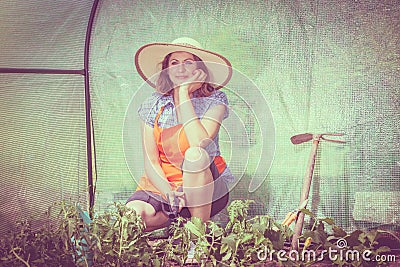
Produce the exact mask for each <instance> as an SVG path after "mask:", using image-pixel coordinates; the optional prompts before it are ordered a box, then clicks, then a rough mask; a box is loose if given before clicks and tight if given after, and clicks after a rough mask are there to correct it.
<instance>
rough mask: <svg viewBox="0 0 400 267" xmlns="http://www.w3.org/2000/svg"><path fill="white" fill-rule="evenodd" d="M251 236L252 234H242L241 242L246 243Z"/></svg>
mask: <svg viewBox="0 0 400 267" xmlns="http://www.w3.org/2000/svg"><path fill="white" fill-rule="evenodd" d="M252 238H253V234H244V236H243V237H242V240H241V242H242V243H246V242H247V241H249V240H251V239H252Z"/></svg>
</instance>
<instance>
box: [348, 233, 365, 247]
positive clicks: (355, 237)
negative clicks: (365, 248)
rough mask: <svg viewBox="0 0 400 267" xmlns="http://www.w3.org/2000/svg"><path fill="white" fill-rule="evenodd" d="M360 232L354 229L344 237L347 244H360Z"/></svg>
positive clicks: (352, 245) (351, 245)
mask: <svg viewBox="0 0 400 267" xmlns="http://www.w3.org/2000/svg"><path fill="white" fill-rule="evenodd" d="M361 234H362V231H361V230H355V231H354V232H352V233H351V234H350V236H348V237H347V238H346V241H347V245H348V246H350V247H354V246H358V245H360V244H361V241H360V235H361Z"/></svg>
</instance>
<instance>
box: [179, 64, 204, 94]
mask: <svg viewBox="0 0 400 267" xmlns="http://www.w3.org/2000/svg"><path fill="white" fill-rule="evenodd" d="M206 78H207V74H206V73H205V72H204V71H203V70H202V69H196V70H194V71H193V76H192V77H190V78H189V79H187V80H186V81H185V82H184V83H182V84H181V86H180V87H179V90H183V91H187V92H188V93H189V94H190V93H193V92H194V91H196V90H197V89H199V88H200V87H201V85H202V84H203V83H204V81H205V80H206Z"/></svg>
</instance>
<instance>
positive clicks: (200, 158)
mask: <svg viewBox="0 0 400 267" xmlns="http://www.w3.org/2000/svg"><path fill="white" fill-rule="evenodd" d="M182 170H183V191H184V192H185V198H186V206H187V207H188V209H189V211H190V213H191V216H193V217H198V218H200V219H201V220H202V221H207V220H209V219H210V213H211V203H212V197H213V192H214V183H213V176H212V174H211V171H210V157H209V155H208V153H207V151H205V150H204V149H203V148H200V147H190V148H188V149H187V150H186V152H185V160H184V162H183V166H182Z"/></svg>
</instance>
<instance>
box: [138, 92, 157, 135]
mask: <svg viewBox="0 0 400 267" xmlns="http://www.w3.org/2000/svg"><path fill="white" fill-rule="evenodd" d="M160 97H161V95H160V94H159V93H156V92H155V93H153V94H152V95H151V96H150V97H148V98H147V99H146V100H145V101H144V102H143V103H142V104H141V105H140V107H139V108H138V115H139V117H140V119H142V120H143V121H144V122H145V123H146V124H148V125H150V126H151V127H152V128H154V121H155V118H156V116H157V112H158V102H159V99H160Z"/></svg>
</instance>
